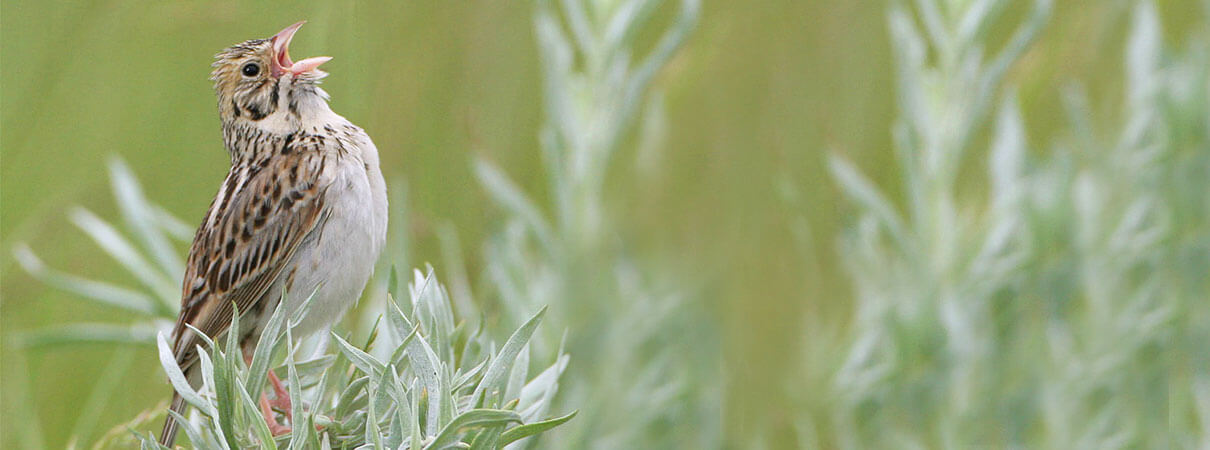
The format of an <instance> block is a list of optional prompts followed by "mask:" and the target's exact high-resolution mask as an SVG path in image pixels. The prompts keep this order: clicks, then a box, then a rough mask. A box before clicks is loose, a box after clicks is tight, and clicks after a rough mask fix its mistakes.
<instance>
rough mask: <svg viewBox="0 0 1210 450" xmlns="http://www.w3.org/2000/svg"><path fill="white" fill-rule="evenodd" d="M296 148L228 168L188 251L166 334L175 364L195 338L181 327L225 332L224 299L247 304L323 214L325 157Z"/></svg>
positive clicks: (192, 349)
mask: <svg viewBox="0 0 1210 450" xmlns="http://www.w3.org/2000/svg"><path fill="white" fill-rule="evenodd" d="M286 145H287V146H289V143H287V144H286ZM301 150H304V149H295V150H294V151H290V149H289V148H287V149H286V150H284V151H282V152H281V153H280V154H278V155H274V156H273V157H271V158H269V159H267V160H264V161H262V162H260V163H250V164H240V165H236V166H235V167H232V170H231V172H230V173H229V174H228V175H227V179H226V180H224V181H223V186H222V188H221V189H220V190H219V195H218V196H217V197H216V198H215V200H214V203H212V204H211V205H210V212H209V213H208V214H207V217H206V220H205V222H203V224H202V226H201V228H199V229H198V232H197V235H196V236H195V237H194V241H193V246H192V248H190V250H189V260H188V266H187V268H186V270H185V282H184V288H183V294H182V298H181V312H180V315H179V316H178V317H177V322H176V327H175V330H174V332H173V333H174V336H176V341H175V345H174V346H173V350H174V353H175V354H176V357H177V363H178V364H180V365H181V367H182V368H184V369H187V368H189V367H190V366H191V365H192V364H193V362H194V360H195V359H196V357H197V355H196V353H197V352H196V346H197V344H198V342H199V340H198V338H197V336H195V335H194V333H193V332H192V331H191V330H188V329H187V328H186V327H185V324H187V323H188V324H190V325H193V326H194V327H195V328H197V329H198V330H201V331H202V332H203V333H206V335H207V336H210V337H218V336H220V335H222V334H223V333H225V332H226V331H227V328H228V327H229V326H230V325H231V306H232V303H234V304H235V305H237V307H238V308H239V311H240V312H241V314H243V313H245V312H247V311H248V310H249V309H251V308H253V307H254V306H255V303H256V302H259V301H260V299H261V298H263V297H265V293H266V292H267V290H268V289H269V287H270V286H272V285H273V282H274V281H275V280H276V279H277V278H278V277H279V276H281V274H282V271H283V269H284V268H285V266H286V262H287V261H289V260H290V257H291V256H292V255H293V254H294V252H295V251H296V250H297V249H298V248H299V246H300V244H301V243H302V242H303V241H304V240H305V239H306V237H307V236H308V235H309V234H310V233H312V232H313V231H315V230H316V229H317V228H318V225H319V224H321V223H322V221H323V220H324V219H325V218H326V214H327V212H326V211H327V209H326V208H325V205H324V201H323V189H324V186H325V185H326V183H325V181H324V179H325V177H324V166H325V164H324V159H325V156H324V155H323V154H322V152H317V151H301ZM262 307H263V305H262Z"/></svg>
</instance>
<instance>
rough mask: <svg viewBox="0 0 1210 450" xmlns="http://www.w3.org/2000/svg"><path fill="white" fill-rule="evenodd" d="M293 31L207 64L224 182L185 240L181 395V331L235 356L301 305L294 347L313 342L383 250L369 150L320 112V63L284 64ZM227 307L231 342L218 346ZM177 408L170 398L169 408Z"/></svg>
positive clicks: (193, 341)
mask: <svg viewBox="0 0 1210 450" xmlns="http://www.w3.org/2000/svg"><path fill="white" fill-rule="evenodd" d="M301 25H302V22H299V23H297V24H294V25H292V26H290V27H288V28H286V29H285V30H282V31H281V32H280V33H278V34H277V35H275V36H274V37H272V38H269V39H254V40H250V41H246V42H243V43H240V44H237V45H235V46H233V47H231V48H228V49H227V50H224V51H223V52H221V53H219V54H218V55H217V56H216V58H217V61H216V62H215V63H214V71H213V73H212V74H211V79H212V80H213V81H214V84H215V91H216V93H217V95H218V107H219V114H220V117H221V118H222V122H223V142H224V144H225V145H226V147H227V150H228V152H229V153H230V155H231V170H230V172H228V174H227V177H226V179H224V180H223V184H222V185H221V187H220V188H219V190H218V193H217V194H216V196H215V199H214V201H213V202H212V203H211V205H210V209H209V211H208V212H207V214H206V218H205V219H204V221H203V222H202V224H201V226H200V227H199V228H198V231H197V234H196V235H195V236H194V241H193V245H192V247H191V248H190V251H189V258H188V264H187V267H186V270H185V278H184V285H183V286H182V297H181V311H180V315H179V316H178V318H177V322H176V326H175V328H174V331H173V351H174V353H175V355H176V361H177V363H178V364H179V365H180V367H181V368H182V370H183V371H184V372H185V374H186V376H187V377H189V378H190V381H191V382H192V383H198V380H197V374H196V370H195V367H196V361H197V346H198V345H199V344H200V342H201V339H200V338H199V337H198V336H196V335H195V334H194V332H193V331H192V330H190V329H189V328H188V327H187V326H186V324H188V325H190V326H192V327H194V328H196V329H198V330H199V331H201V332H203V333H205V334H206V335H207V336H210V337H212V338H220V337H225V338H228V339H231V338H235V339H239V342H240V344H241V346H243V348H245V351H247V350H248V349H249V347H250V346H251V345H252V344H253V343H255V341H256V338H258V337H259V336H260V334H261V332H263V331H264V329H263V328H264V326H265V322H266V321H267V319H268V316H269V314H270V313H271V312H272V311H273V310H274V309H275V308H276V307H277V304H278V303H279V301H284V302H286V305H285V307H286V309H287V310H291V309H294V308H297V307H298V306H299V305H300V304H301V302H302V300H303V298H305V297H306V296H310V295H312V294H313V295H314V297H315V298H314V299H313V300H312V312H311V313H310V314H308V315H307V317H306V318H304V320H303V323H302V324H300V325H299V328H298V329H296V331H297V332H296V334H295V336H299V335H305V334H308V333H310V332H314V331H317V330H318V329H321V328H323V327H324V326H326V325H329V324H331V323H332V322H334V321H335V320H336V318H338V317H339V316H340V315H341V314H342V313H343V312H344V310H345V309H347V307H348V306H349V305H351V304H353V303H354V302H356V300H357V297H359V296H360V294H361V291H362V288H363V287H364V286H365V282H366V281H367V280H368V278H369V276H370V274H371V272H372V270H373V264H374V261H375V260H376V259H377V257H378V254H379V252H380V251H381V249H382V244H383V241H384V240H385V232H386V188H385V184H384V183H383V180H382V174H381V172H380V170H379V167H378V152H377V149H376V148H375V147H374V144H373V142H371V141H370V139H369V137H368V136H367V135H366V134H365V132H364V131H362V130H361V128H358V127H357V126H355V125H353V124H352V123H349V122H348V120H346V119H344V118H343V117H341V116H339V115H337V114H335V113H333V112H332V111H331V109H330V108H328V104H327V94H326V93H324V92H323V90H321V89H320V88H319V87H318V82H319V80H320V79H321V78H323V77H324V76H326V74H325V73H323V72H321V71H319V70H318V69H317V67H318V66H319V65H320V64H322V63H324V62H326V61H327V60H328V59H330V58H327V57H318V58H308V59H304V60H302V61H298V62H293V61H291V60H290V57H289V54H288V48H287V47H288V45H289V42H290V39H291V38H292V37H293V35H294V33H295V32H296V31H297V30H298V28H299V27H300V26H301ZM283 292H285V293H286V294H285V296H284V297H283V296H282V293H283ZM232 305H234V306H235V308H237V309H238V312H239V314H240V317H241V320H240V323H241V326H240V329H241V330H240V331H241V333H240V336H224V335H225V333H226V331H227V328H228V327H229V326H230V325H231V319H232V313H233V311H232ZM270 379H271V381H272V382H273V383H274V388H275V390H276V392H277V397H278V398H277V400H276V402H277V403H278V404H280V403H281V402H283V401H284V402H287V403H288V398H283V397H284V390H283V389H282V387H281V386H280V381H279V380H277V379H276V377H275V376H272V374H270ZM270 403H271V402H269V401H268V399H267V398H266V397H264V396H262V400H261V407H262V410H263V412H264V414H265V419H266V421H268V422H269V424H270V427H271V428H272V429H274V430H276V431H282V430H285V429H287V428H285V427H284V426H281V425H279V424H277V422H276V419H275V418H274V417H273V415H272V412H271V411H270V410H269V406H268V405H269V404H270ZM184 407H185V404H184V402H183V401H182V400H181V397H180V396H179V395H176V394H175V393H174V398H173V402H172V406H171V408H172V409H173V410H174V411H177V412H178V413H181V412H183V410H184ZM286 409H287V410H288V408H286ZM177 426H178V424H177V423H176V421H175V420H174V419H172V418H171V417H169V418H168V419H167V420H166V422H165V424H164V429H163V431H162V433H161V436H160V442H161V443H162V444H164V445H171V443H172V442H173V440H174V438H175V435H176V427H177Z"/></svg>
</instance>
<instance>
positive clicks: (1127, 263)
mask: <svg viewBox="0 0 1210 450" xmlns="http://www.w3.org/2000/svg"><path fill="white" fill-rule="evenodd" d="M1003 3H1004V2H994V1H985V2H965V3H962V2H960V3H954V2H932V1H928V0H921V1H918V2H916V14H915V15H913V14H910V13H908V12H907V10H906V9H904V8H902V7H901V6H895V7H893V9H892V13H891V19H890V25H891V35H892V38H893V41H894V45H895V53H896V55H897V56H898V61H897V68H898V71H897V74H898V76H897V79H898V86H897V89H898V93H899V95H900V108H901V111H900V116H901V119H900V122H899V123H898V124H897V126H896V128H895V133H894V136H895V142H896V151H897V152H896V155H897V156H898V158H899V162H900V169H901V173H902V176H901V178H902V180H903V187H902V191H903V192H905V193H906V199H905V200H904V201H903V203H904V204H905V206H904V207H903V209H904V211H905V212H903V213H900V212H899V210H898V209H897V208H896V206H895V205H894V203H893V202H892V201H891V200H890V199H889V198H888V197H887V196H886V194H884V193H883V192H881V191H880V190H879V189H878V188H876V187H874V185H873V183H871V182H869V181H868V180H866V179H865V178H864V177H862V176H861V175H860V173H859V172H858V171H857V170H856V169H854V168H852V167H851V166H850V165H848V164H847V163H844V162H843V161H842V160H839V159H836V160H834V161H833V172H834V174H835V176H836V178H837V180H838V182H839V183H840V185H841V187H842V188H843V190H844V192H845V193H846V194H847V195H848V196H849V197H851V198H852V199H853V200H854V202H855V203H856V204H857V206H858V208H859V210H860V211H861V218H860V219H859V220H858V221H857V223H856V224H855V226H854V228H853V229H852V230H851V232H850V235H849V236H848V237H847V238H846V239H845V240H844V245H843V248H842V253H843V254H844V255H845V256H846V263H847V264H848V266H849V272H850V274H851V275H852V277H853V280H854V286H855V291H856V296H857V305H858V306H857V310H856V314H855V317H854V321H853V323H852V324H851V325H850V326H849V329H848V330H847V331H846V332H845V333H843V335H844V336H845V337H844V338H843V339H842V340H843V342H844V344H843V345H844V346H845V347H847V349H848V350H847V352H846V353H845V356H844V359H843V360H841V361H839V362H838V364H837V366H838V367H839V368H838V369H837V370H836V371H835V372H834V373H831V374H830V376H827V377H820V379H824V380H826V383H828V386H827V387H824V388H819V389H811V392H812V393H813V394H822V395H821V397H823V398H822V399H818V398H817V399H811V400H806V401H809V402H812V405H811V406H813V407H812V408H810V409H812V411H810V413H809V414H805V415H804V416H803V417H802V418H801V420H800V425H801V426H800V429H799V431H800V439H801V444H802V445H803V446H804V447H841V448H866V447H884V446H896V447H917V448H932V447H943V448H969V447H972V446H992V447H1005V446H1007V447H1026V448H1028V447H1043V448H1123V447H1125V448H1134V447H1142V448H1152V447H1172V446H1176V447H1199V446H1205V445H1207V443H1208V442H1210V441H1207V439H1208V438H1207V436H1208V433H1207V431H1210V426H1207V424H1210V420H1207V418H1208V417H1210V414H1207V411H1210V395H1207V392H1210V391H1207V389H1206V386H1210V384H1207V380H1208V379H1207V377H1206V376H1205V373H1207V372H1206V368H1207V367H1210V365H1208V364H1206V363H1207V362H1208V361H1210V354H1208V352H1207V351H1206V350H1205V346H1204V345H1203V344H1204V342H1205V339H1206V338H1207V337H1208V336H1210V320H1208V317H1207V313H1206V311H1205V308H1204V305H1203V304H1204V300H1205V299H1206V295H1207V292H1210V284H1208V280H1207V276H1206V274H1207V273H1210V237H1208V236H1210V221H1208V220H1207V211H1208V210H1210V207H1208V206H1210V205H1208V204H1207V203H1206V201H1205V196H1204V192H1205V175H1206V174H1207V173H1210V133H1208V130H1210V95H1208V90H1210V86H1208V85H1207V83H1208V81H1207V80H1210V76H1208V75H1210V60H1208V55H1207V51H1206V50H1207V48H1206V46H1205V43H1204V42H1205V36H1206V32H1207V31H1208V30H1207V29H1206V28H1205V27H1204V24H1203V27H1202V29H1201V30H1199V33H1200V34H1197V35H1195V37H1194V38H1193V39H1190V42H1191V43H1192V44H1190V45H1191V48H1189V49H1188V50H1186V51H1184V52H1181V53H1178V54H1170V53H1167V52H1165V49H1164V48H1163V45H1162V38H1161V33H1160V26H1159V21H1158V18H1157V15H1156V13H1155V9H1154V6H1153V5H1152V4H1151V3H1150V2H1146V1H1144V2H1140V3H1139V5H1138V7H1137V8H1136V9H1135V10H1134V14H1133V26H1132V31H1131V35H1130V37H1129V39H1128V42H1127V49H1126V58H1125V62H1126V64H1125V66H1126V80H1127V83H1126V92H1125V102H1124V109H1123V114H1122V116H1121V117H1122V119H1121V120H1122V121H1123V124H1122V126H1120V127H1118V128H1115V129H1110V130H1106V129H1100V128H1098V127H1095V126H1094V125H1093V123H1095V119H1094V118H1093V117H1092V114H1091V113H1090V112H1089V108H1088V107H1087V106H1086V102H1084V100H1083V96H1082V95H1080V94H1079V91H1078V90H1076V89H1072V90H1070V91H1069V92H1070V93H1069V95H1068V101H1067V104H1068V110H1069V112H1070V119H1071V124H1070V127H1071V132H1070V133H1069V136H1067V137H1066V138H1064V139H1063V140H1061V141H1060V142H1059V143H1058V144H1057V145H1056V146H1055V148H1054V149H1053V150H1052V151H1051V152H1050V155H1049V156H1047V157H1045V158H1036V159H1031V158H1030V156H1029V155H1030V154H1031V152H1030V151H1028V147H1027V142H1028V140H1027V139H1026V130H1025V127H1024V125H1023V121H1022V119H1021V117H1020V111H1019V108H1018V107H1017V105H1016V102H1015V101H1014V99H1013V96H1011V95H1010V96H1008V97H1007V98H1006V99H1004V100H998V97H997V95H996V93H997V91H998V90H1000V89H1001V87H1000V86H999V85H1000V84H1002V83H1001V82H1000V78H1001V77H1002V74H1003V72H1004V69H1006V68H1007V67H1008V66H1009V64H1010V63H1011V62H1012V61H1013V60H1015V59H1016V58H1017V57H1018V56H1019V55H1020V53H1021V51H1022V50H1024V48H1025V44H1027V43H1028V42H1029V41H1030V39H1031V38H1032V36H1034V35H1035V34H1036V33H1037V30H1038V28H1039V27H1040V26H1041V25H1042V21H1043V20H1044V17H1045V12H1046V10H1047V9H1048V6H1049V5H1047V4H1046V3H1045V2H1038V3H1035V7H1034V9H1033V12H1032V13H1031V14H1030V15H1029V16H1028V17H1027V18H1026V19H1025V22H1024V23H1023V24H1022V25H1021V26H1020V27H1019V28H1018V30H1017V31H1016V34H1014V35H1013V37H1012V38H1011V39H1010V40H1009V42H1008V44H1006V46H1005V47H1004V49H1002V50H1001V51H1000V52H999V53H998V54H997V55H996V56H995V57H993V58H991V59H990V62H987V63H985V62H983V56H982V55H983V50H982V43H981V42H982V40H981V38H980V37H981V34H980V33H979V32H977V31H978V30H981V29H984V28H986V26H987V21H988V20H990V18H992V17H995V16H996V14H995V13H996V11H997V10H998V9H999V8H1003V7H1004V5H1003ZM917 17H918V18H919V22H920V23H923V24H924V28H923V29H924V33H921V32H920V31H919V29H918V28H917V26H916V25H915V24H916V18H917ZM991 108H995V109H997V110H998V113H997V114H996V117H995V119H994V123H995V125H994V127H993V129H992V130H991V132H990V142H989V143H988V146H987V148H988V151H987V155H986V157H985V161H986V163H985V164H986V166H985V167H987V170H986V172H985V174H986V180H987V184H988V186H987V192H988V194H987V196H986V197H983V198H980V197H978V196H969V195H967V196H960V195H959V192H958V188H959V186H958V185H957V183H956V177H957V174H958V171H959V168H960V167H962V164H961V162H962V157H963V155H964V154H970V153H971V152H972V149H975V148H978V146H977V143H976V142H974V141H973V138H974V136H977V135H978V134H979V130H980V126H981V123H982V121H983V120H984V119H986V118H987V117H986V115H987V114H986V112H987V110H988V109H991ZM809 349H811V350H810V351H814V352H819V353H824V352H826V351H827V347H826V346H823V345H814V346H809ZM807 358H808V361H810V362H811V363H815V364H818V363H821V362H822V363H824V364H823V365H825V366H826V364H827V363H828V362H829V361H828V358H827V357H824V356H820V355H816V354H809V355H807Z"/></svg>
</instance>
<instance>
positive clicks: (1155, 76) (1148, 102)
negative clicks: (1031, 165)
mask: <svg viewBox="0 0 1210 450" xmlns="http://www.w3.org/2000/svg"><path fill="white" fill-rule="evenodd" d="M1208 6H1210V5H1208ZM1205 13H1210V9H1207V10H1206V11H1205ZM1207 18H1210V15H1204V16H1203V17H1202V22H1201V23H1200V24H1199V28H1198V29H1196V31H1195V32H1194V33H1193V34H1192V35H1191V36H1190V37H1189V38H1188V39H1187V42H1188V44H1187V45H1188V48H1186V49H1184V50H1183V51H1171V50H1169V49H1166V48H1165V46H1164V44H1163V41H1164V39H1163V33H1162V27H1161V24H1160V20H1159V15H1158V14H1157V12H1156V9H1155V6H1154V4H1152V3H1151V2H1150V1H1141V2H1139V3H1138V5H1137V6H1136V7H1135V8H1134V11H1133V15H1132V17H1131V21H1130V22H1131V32H1130V34H1129V36H1128V38H1127V41H1126V48H1125V58H1124V62H1125V64H1124V66H1125V73H1124V79H1125V83H1124V92H1123V102H1122V111H1121V114H1120V116H1119V117H1115V118H1114V120H1115V121H1117V122H1118V123H1119V124H1118V125H1117V126H1114V127H1100V126H1097V125H1095V124H1096V122H1097V121H1096V118H1095V117H1094V116H1093V114H1092V112H1091V108H1089V107H1088V106H1087V101H1086V100H1085V96H1084V95H1083V94H1082V93H1081V91H1080V90H1078V89H1076V88H1072V89H1070V90H1069V92H1068V95H1067V105H1068V107H1067V110H1068V113H1069V120H1070V122H1071V130H1070V132H1069V133H1068V135H1067V136H1066V137H1065V138H1064V139H1062V140H1061V141H1060V142H1059V143H1058V144H1057V145H1056V148H1055V149H1054V151H1053V152H1052V156H1051V158H1049V159H1047V160H1044V161H1043V163H1042V164H1039V166H1038V168H1037V169H1036V171H1035V173H1034V174H1033V175H1032V176H1031V182H1030V183H1029V188H1027V189H1026V192H1028V194H1027V195H1028V196H1029V199H1030V201H1029V210H1028V211H1029V213H1030V214H1029V217H1030V218H1031V222H1030V229H1031V231H1032V232H1033V233H1032V247H1033V248H1035V249H1037V251H1035V255H1034V256H1033V260H1032V261H1031V262H1030V267H1036V268H1038V270H1033V271H1030V272H1031V273H1027V274H1024V277H1025V279H1026V281H1027V282H1026V283H1025V287H1024V291H1025V294H1026V295H1028V296H1030V297H1032V298H1034V299H1036V304H1037V306H1038V307H1041V308H1045V310H1047V311H1053V312H1052V313H1051V314H1050V315H1049V316H1048V317H1047V318H1048V319H1050V320H1047V321H1046V322H1045V323H1044V324H1042V325H1041V326H1039V332H1040V334H1043V336H1044V338H1043V339H1040V341H1041V342H1040V343H1041V344H1042V345H1039V346H1038V350H1042V352H1041V354H1040V355H1039V356H1040V357H1042V358H1043V360H1044V365H1043V367H1042V369H1043V370H1044V373H1045V375H1046V376H1045V377H1040V378H1039V380H1040V383H1039V384H1040V386H1039V400H1038V409H1039V410H1040V416H1041V418H1040V421H1041V422H1043V423H1046V424H1047V425H1048V426H1047V427H1046V429H1045V430H1046V432H1045V433H1044V434H1043V436H1042V438H1041V439H1040V441H1039V442H1041V443H1042V445H1045V446H1049V447H1067V448H1132V447H1141V448H1161V447H1167V448H1201V447H1206V446H1207V445H1210V391H1208V390H1207V387H1210V371H1208V370H1207V369H1210V351H1208V350H1207V348H1206V346H1205V342H1207V339H1208V338H1210V314H1208V312H1207V308H1206V303H1205V302H1206V300H1207V298H1208V296H1210V276H1208V275H1207V274H1210V203H1208V202H1207V200H1206V196H1205V193H1206V192H1207V190H1206V189H1207V184H1206V180H1207V179H1206V175H1207V174H1210V47H1208V46H1207V44H1206V43H1207V42H1208V41H1207V40H1206V39H1207V37H1210V26H1207V23H1206V19H1207ZM1043 250H1044V251H1043ZM1110 393H1111V395H1107V394H1110Z"/></svg>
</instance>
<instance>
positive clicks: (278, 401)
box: [269, 370, 294, 422]
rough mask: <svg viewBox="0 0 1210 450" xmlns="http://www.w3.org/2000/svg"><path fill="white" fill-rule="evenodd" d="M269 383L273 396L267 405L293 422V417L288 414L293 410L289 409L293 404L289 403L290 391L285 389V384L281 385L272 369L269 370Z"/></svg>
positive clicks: (279, 379)
mask: <svg viewBox="0 0 1210 450" xmlns="http://www.w3.org/2000/svg"><path fill="white" fill-rule="evenodd" d="M269 384H272V385H273V396H274V398H273V401H271V402H269V405H270V406H272V407H274V408H277V409H278V410H279V411H281V412H282V414H284V415H285V416H286V418H287V419H290V422H294V417H293V416H292V415H291V414H290V413H291V411H293V409H291V407H292V406H293V405H291V404H290V393H289V392H288V391H286V387H285V386H282V384H281V378H278V377H277V373H275V372H273V371H272V370H270V371H269Z"/></svg>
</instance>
